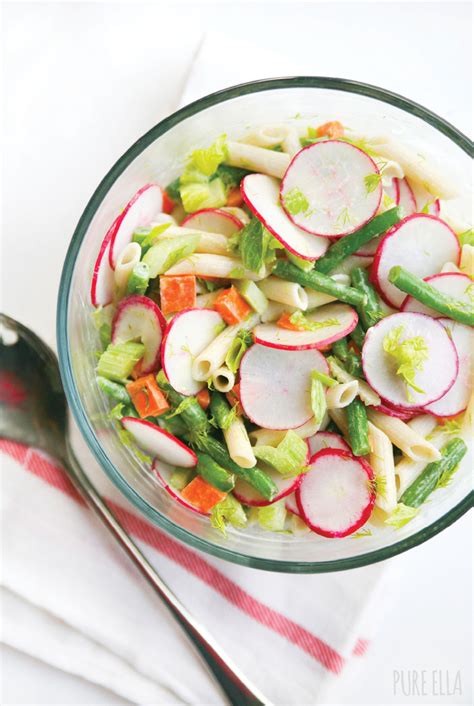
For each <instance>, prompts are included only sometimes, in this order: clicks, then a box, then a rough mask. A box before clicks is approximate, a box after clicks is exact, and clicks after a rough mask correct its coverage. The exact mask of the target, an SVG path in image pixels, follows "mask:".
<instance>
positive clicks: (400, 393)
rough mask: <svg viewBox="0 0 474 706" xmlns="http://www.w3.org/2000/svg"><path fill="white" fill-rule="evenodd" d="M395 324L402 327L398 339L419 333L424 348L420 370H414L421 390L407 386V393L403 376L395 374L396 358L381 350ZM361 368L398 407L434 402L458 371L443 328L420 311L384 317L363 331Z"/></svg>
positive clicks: (407, 407)
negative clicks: (424, 358)
mask: <svg viewBox="0 0 474 706" xmlns="http://www.w3.org/2000/svg"><path fill="white" fill-rule="evenodd" d="M398 327H402V334H401V337H400V340H401V341H404V340H405V339H408V338H414V337H415V336H421V337H422V338H423V340H424V342H425V345H426V346H427V348H428V358H427V360H425V361H424V364H423V369H422V370H417V371H416V373H415V383H416V385H417V386H418V387H419V388H420V389H421V390H423V392H422V393H421V392H416V391H415V390H413V389H411V388H410V390H409V393H410V394H409V395H408V394H407V386H406V383H405V381H404V379H403V378H402V377H401V376H400V375H397V374H396V370H397V363H396V361H395V360H394V358H393V357H392V356H390V355H388V354H387V353H385V352H384V349H383V341H384V338H385V336H387V335H388V334H389V333H390V332H391V331H393V330H394V329H396V328H398ZM362 367H363V369H364V375H365V377H366V379H367V382H368V383H369V385H370V386H371V387H372V388H373V389H374V390H375V391H376V392H377V393H378V394H379V395H380V397H382V398H383V399H385V400H387V401H388V402H389V403H390V404H392V405H395V406H396V407H400V408H401V409H412V410H413V409H417V408H420V407H424V406H426V405H427V404H430V403H431V402H434V401H435V400H437V399H439V398H440V397H442V396H443V395H444V394H446V392H447V391H448V390H449V389H450V388H451V387H452V386H453V384H454V381H455V380H456V376H457V374H458V356H457V353H456V348H455V346H454V344H453V342H452V341H451V339H450V338H449V336H448V334H447V333H446V330H445V329H444V327H443V326H442V325H441V324H440V323H439V322H438V321H437V320H436V319H432V318H431V317H429V316H425V315H424V314H409V313H400V314H392V315H391V316H387V317H386V318H385V319H382V321H379V323H378V324H376V325H375V326H373V327H372V328H370V329H369V330H368V331H367V333H366V336H365V341H364V346H363V348H362ZM408 397H410V400H409V399H408Z"/></svg>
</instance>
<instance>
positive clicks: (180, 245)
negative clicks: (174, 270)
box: [143, 235, 199, 279]
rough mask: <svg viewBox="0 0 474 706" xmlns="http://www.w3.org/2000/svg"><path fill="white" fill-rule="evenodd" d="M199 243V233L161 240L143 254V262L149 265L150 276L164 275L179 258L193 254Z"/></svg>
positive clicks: (152, 277)
mask: <svg viewBox="0 0 474 706" xmlns="http://www.w3.org/2000/svg"><path fill="white" fill-rule="evenodd" d="M198 244H199V235H178V236H176V238H164V239H163V240H160V241H159V242H158V243H156V245H153V246H152V247H151V248H150V249H149V250H148V252H147V253H145V255H144V256H143V262H144V263H145V264H146V265H148V267H149V271H150V278H151V279H154V278H155V277H157V276H158V275H162V274H163V273H164V272H166V271H167V270H169V269H170V267H173V265H175V264H176V263H177V262H178V261H179V260H182V259H183V258H185V257H188V256H189V255H192V253H193V252H194V251H195V250H196V248H197V246H198Z"/></svg>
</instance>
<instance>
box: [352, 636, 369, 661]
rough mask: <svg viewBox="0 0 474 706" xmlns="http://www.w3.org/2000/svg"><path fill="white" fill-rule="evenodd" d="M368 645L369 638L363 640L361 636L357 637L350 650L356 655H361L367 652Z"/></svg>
mask: <svg viewBox="0 0 474 706" xmlns="http://www.w3.org/2000/svg"><path fill="white" fill-rule="evenodd" d="M368 647H369V640H364V639H363V638H362V637H359V639H358V640H357V642H356V643H355V645H354V649H353V650H352V654H353V655H356V657H362V655H364V654H365V653H366V652H367V648H368Z"/></svg>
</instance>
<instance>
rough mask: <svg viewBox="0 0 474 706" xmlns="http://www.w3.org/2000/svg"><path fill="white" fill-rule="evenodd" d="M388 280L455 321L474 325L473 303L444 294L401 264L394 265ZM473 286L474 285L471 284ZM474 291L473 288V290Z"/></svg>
mask: <svg viewBox="0 0 474 706" xmlns="http://www.w3.org/2000/svg"><path fill="white" fill-rule="evenodd" d="M388 280H389V282H391V283H392V284H394V285H395V287H398V289H401V290H402V292H405V293H406V294H409V295H410V296H412V297H413V298H414V299H416V300H417V301H419V302H421V303H422V304H425V306H429V307H430V308H431V309H435V311H438V312H439V313H440V314H444V316H448V317H449V318H450V319H454V321H459V322H460V323H461V324H467V325H468V326H474V307H473V305H472V304H470V305H469V304H465V303H464V302H461V301H459V300H458V299H455V298H454V297H450V296H449V295H448V294H443V292H440V290H439V289H436V288H435V287H432V286H431V284H428V282H424V281H423V280H422V279H421V278H420V277H417V276H416V275H412V273H411V272H409V271H408V270H406V269H405V268H404V267H401V266H400V265H396V266H395V267H392V269H391V270H390V272H389V273H388ZM469 286H471V287H473V285H472V284H471V285H469ZM471 291H472V290H471Z"/></svg>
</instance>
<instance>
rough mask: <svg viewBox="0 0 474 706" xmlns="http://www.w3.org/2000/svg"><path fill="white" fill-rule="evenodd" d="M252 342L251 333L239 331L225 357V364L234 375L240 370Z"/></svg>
mask: <svg viewBox="0 0 474 706" xmlns="http://www.w3.org/2000/svg"><path fill="white" fill-rule="evenodd" d="M252 340H253V339H252V334H251V332H250V331H239V333H238V334H237V336H236V337H235V338H234V340H233V341H232V343H231V345H230V348H229V350H228V351H227V354H226V357H225V364H226V365H227V367H228V368H229V370H231V371H232V372H233V373H234V374H235V373H236V372H237V370H238V369H239V365H240V361H241V360H242V357H243V355H244V353H245V351H246V350H247V349H248V348H250V346H251V345H252Z"/></svg>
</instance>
